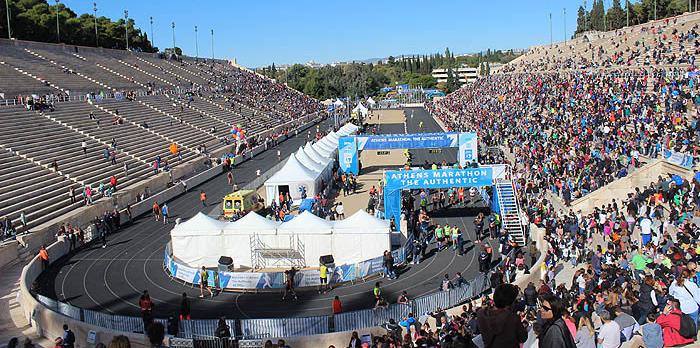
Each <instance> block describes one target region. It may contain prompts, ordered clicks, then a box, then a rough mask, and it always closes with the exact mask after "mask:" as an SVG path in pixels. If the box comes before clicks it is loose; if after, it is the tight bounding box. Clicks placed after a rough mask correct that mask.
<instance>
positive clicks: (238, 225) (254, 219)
mask: <svg viewBox="0 0 700 348" xmlns="http://www.w3.org/2000/svg"><path fill="white" fill-rule="evenodd" d="M278 226H279V223H277V222H275V221H271V220H268V219H266V218H264V217H262V216H260V215H258V214H257V213H255V212H250V213H248V214H246V215H245V216H244V217H242V218H240V219H238V220H237V221H235V222H228V223H226V224H225V226H224V230H223V248H224V253H223V254H222V255H225V256H229V257H231V258H232V259H233V264H234V265H236V266H240V265H244V266H249V267H252V266H253V265H252V263H253V261H252V260H251V246H250V237H251V236H252V235H255V234H257V235H258V237H259V238H260V239H261V241H262V242H263V243H265V244H268V245H270V244H273V245H275V244H276V243H277V227H278Z"/></svg>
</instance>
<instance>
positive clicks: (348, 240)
mask: <svg viewBox="0 0 700 348" xmlns="http://www.w3.org/2000/svg"><path fill="white" fill-rule="evenodd" d="M333 247H334V250H333V252H334V254H333V256H334V258H335V261H336V264H342V263H351V262H354V261H353V260H365V259H371V258H373V257H376V256H372V255H383V253H384V251H385V250H391V227H390V225H389V221H388V220H381V219H377V218H375V217H374V216H372V215H369V214H367V213H366V212H365V211H364V210H358V211H357V212H356V213H355V214H353V215H351V216H349V217H348V218H347V219H345V220H339V221H335V222H334V223H333Z"/></svg>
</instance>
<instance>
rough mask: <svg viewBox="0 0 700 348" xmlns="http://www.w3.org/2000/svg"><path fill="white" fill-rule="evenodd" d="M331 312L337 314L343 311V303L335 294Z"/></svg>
mask: <svg viewBox="0 0 700 348" xmlns="http://www.w3.org/2000/svg"><path fill="white" fill-rule="evenodd" d="M332 307H333V314H339V313H341V312H342V311H343V303H342V302H340V297H338V296H335V297H333V304H332Z"/></svg>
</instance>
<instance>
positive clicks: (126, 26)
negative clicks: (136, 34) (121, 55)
mask: <svg viewBox="0 0 700 348" xmlns="http://www.w3.org/2000/svg"><path fill="white" fill-rule="evenodd" d="M124 39H125V40H126V50H127V51H128V50H129V10H124Z"/></svg>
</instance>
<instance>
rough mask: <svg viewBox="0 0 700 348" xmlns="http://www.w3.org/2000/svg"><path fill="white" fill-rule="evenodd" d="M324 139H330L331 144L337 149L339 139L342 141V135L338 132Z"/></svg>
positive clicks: (331, 133) (329, 134)
mask: <svg viewBox="0 0 700 348" xmlns="http://www.w3.org/2000/svg"><path fill="white" fill-rule="evenodd" d="M324 138H328V140H330V141H331V144H334V145H335V146H336V147H337V146H338V139H340V134H338V133H336V132H330V133H328V135H326V136H325V137H324Z"/></svg>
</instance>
